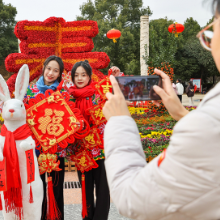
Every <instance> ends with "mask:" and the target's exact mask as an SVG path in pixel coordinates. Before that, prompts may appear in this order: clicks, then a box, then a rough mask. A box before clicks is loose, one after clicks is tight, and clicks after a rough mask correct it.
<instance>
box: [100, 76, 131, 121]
mask: <svg viewBox="0 0 220 220" xmlns="http://www.w3.org/2000/svg"><path fill="white" fill-rule="evenodd" d="M110 81H111V83H112V87H113V90H114V94H112V93H110V92H108V93H106V97H107V99H108V101H106V103H105V105H104V107H103V109H102V112H103V114H104V115H105V118H106V119H107V120H109V119H110V118H111V117H112V116H121V115H127V116H131V115H130V112H129V110H128V107H127V103H126V101H125V98H124V96H123V94H122V92H121V89H120V88H119V85H118V82H117V81H116V79H115V77H114V76H112V75H111V76H110Z"/></svg>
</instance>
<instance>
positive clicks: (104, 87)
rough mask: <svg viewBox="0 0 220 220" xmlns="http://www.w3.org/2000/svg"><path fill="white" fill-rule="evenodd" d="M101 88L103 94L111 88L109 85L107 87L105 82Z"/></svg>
mask: <svg viewBox="0 0 220 220" xmlns="http://www.w3.org/2000/svg"><path fill="white" fill-rule="evenodd" d="M102 88H103V93H107V92H109V89H110V88H112V86H111V85H109V83H108V82H107V83H106V85H102Z"/></svg>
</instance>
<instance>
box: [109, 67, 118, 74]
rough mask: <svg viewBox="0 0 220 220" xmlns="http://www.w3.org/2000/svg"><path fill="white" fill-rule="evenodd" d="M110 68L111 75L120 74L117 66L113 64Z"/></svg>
mask: <svg viewBox="0 0 220 220" xmlns="http://www.w3.org/2000/svg"><path fill="white" fill-rule="evenodd" d="M110 69H112V75H113V76H119V74H120V69H119V68H118V67H117V66H113V67H111V68H110Z"/></svg>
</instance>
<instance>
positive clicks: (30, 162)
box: [25, 149, 35, 183]
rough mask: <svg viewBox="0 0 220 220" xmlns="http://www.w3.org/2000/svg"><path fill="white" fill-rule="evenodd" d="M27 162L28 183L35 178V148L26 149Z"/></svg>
mask: <svg viewBox="0 0 220 220" xmlns="http://www.w3.org/2000/svg"><path fill="white" fill-rule="evenodd" d="M25 154H26V164H27V183H31V182H33V181H34V180H35V164H34V152H33V149H31V150H27V151H25Z"/></svg>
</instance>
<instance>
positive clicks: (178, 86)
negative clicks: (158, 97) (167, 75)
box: [176, 83, 184, 95]
mask: <svg viewBox="0 0 220 220" xmlns="http://www.w3.org/2000/svg"><path fill="white" fill-rule="evenodd" d="M176 89H177V95H182V94H183V93H184V87H183V85H182V84H181V83H177V84H176Z"/></svg>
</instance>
